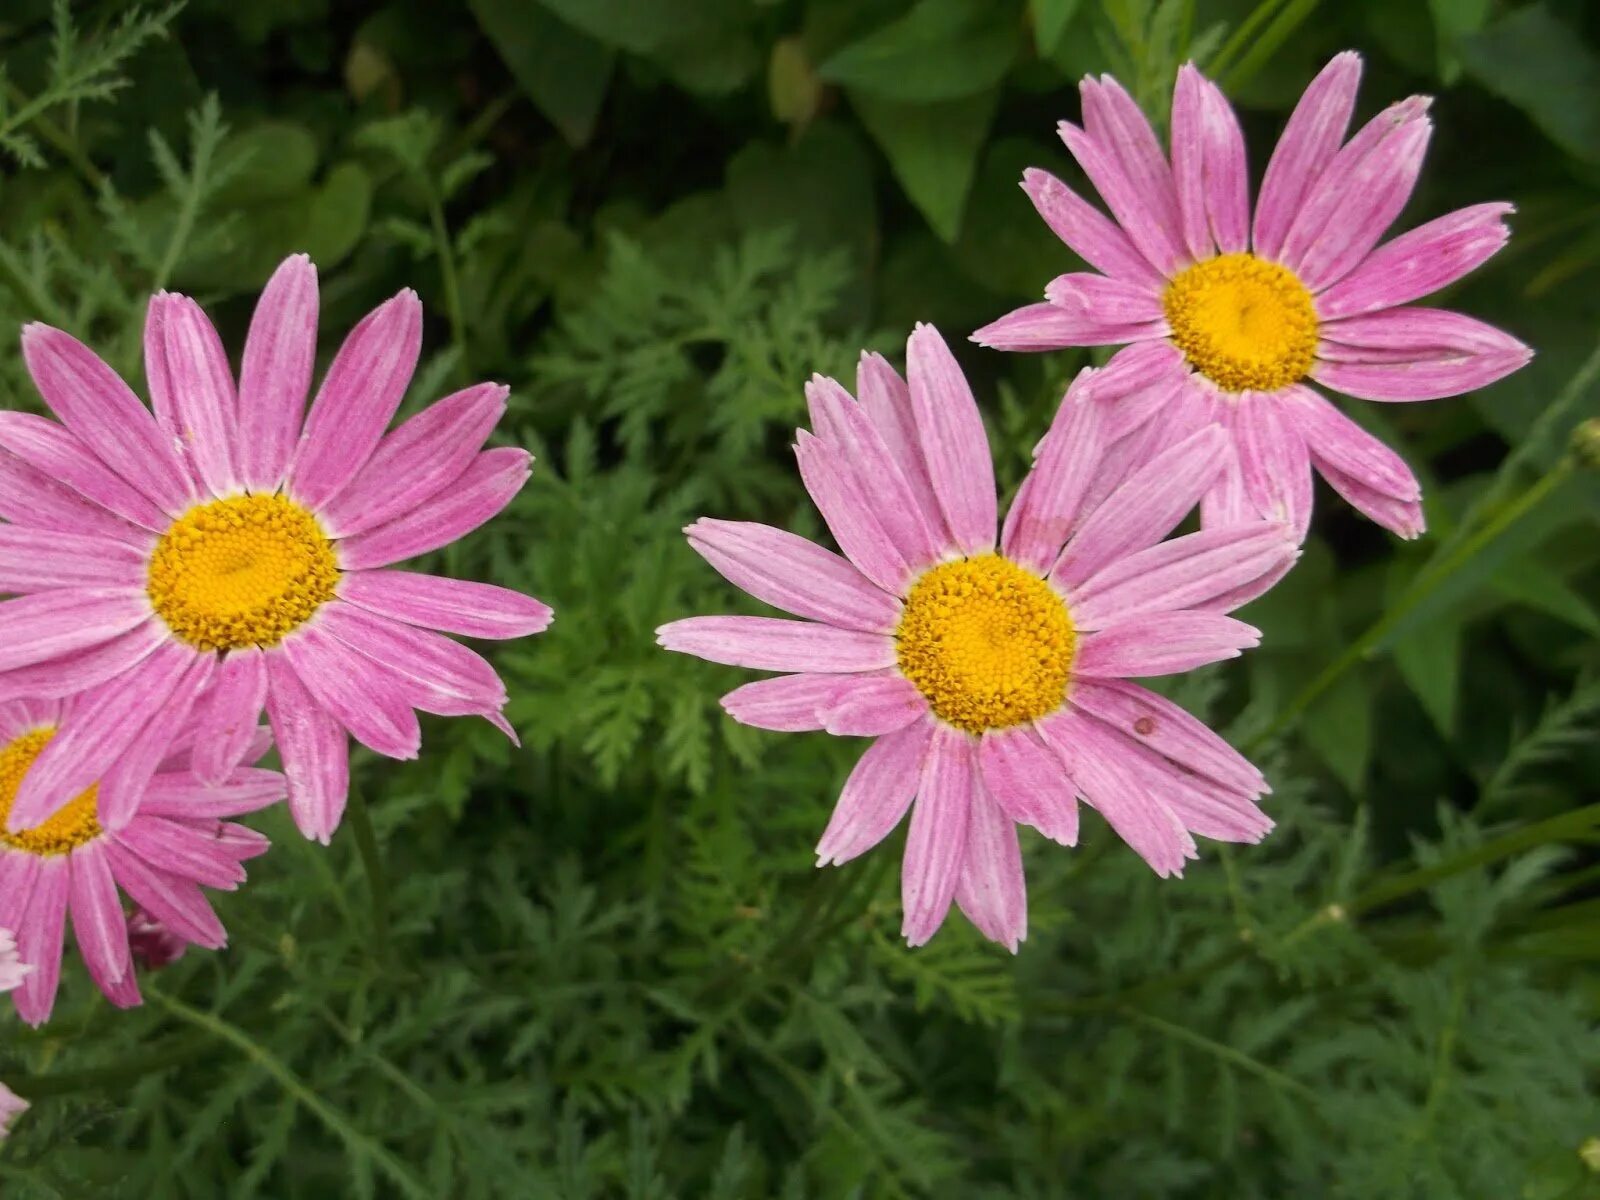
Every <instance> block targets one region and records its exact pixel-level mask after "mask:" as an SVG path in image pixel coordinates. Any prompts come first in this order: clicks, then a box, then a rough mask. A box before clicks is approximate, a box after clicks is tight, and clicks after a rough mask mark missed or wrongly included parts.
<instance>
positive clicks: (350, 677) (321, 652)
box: [282, 621, 422, 759]
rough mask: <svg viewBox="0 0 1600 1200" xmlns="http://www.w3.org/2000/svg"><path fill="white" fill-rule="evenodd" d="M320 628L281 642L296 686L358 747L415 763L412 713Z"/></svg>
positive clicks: (417, 741) (418, 740)
mask: <svg viewBox="0 0 1600 1200" xmlns="http://www.w3.org/2000/svg"><path fill="white" fill-rule="evenodd" d="M323 625H324V622H321V621H318V622H315V623H313V624H311V625H307V626H305V627H303V628H301V629H299V630H297V631H296V632H295V633H293V634H292V635H290V636H289V637H287V638H285V639H284V640H283V645H282V651H283V654H284V656H285V657H286V658H287V659H288V660H289V663H290V665H291V666H293V667H294V672H295V674H296V675H298V676H299V677H300V682H301V683H303V684H305V686H306V690H307V691H308V692H310V693H311V695H312V697H313V698H314V699H315V700H316V702H317V703H318V704H319V705H320V706H321V707H322V709H323V710H324V711H325V712H327V713H328V714H329V715H330V716H332V717H333V718H334V719H335V720H337V721H338V722H339V724H341V725H343V726H344V727H345V728H346V729H348V730H349V731H350V734H351V736H352V737H354V738H355V739H356V741H358V742H360V743H361V744H362V745H363V746H367V747H368V748H370V749H372V750H375V751H377V752H378V753H379V754H383V755H386V756H387V757H389V758H398V759H412V758H415V757H416V756H417V751H418V749H419V748H420V747H421V745H422V731H421V729H420V728H418V726H417V715H416V713H414V712H413V711H412V710H411V706H410V705H409V704H406V703H405V702H404V700H403V698H402V697H400V696H399V695H398V694H397V693H396V692H395V691H394V689H393V688H392V687H390V686H389V684H388V681H387V680H386V679H385V678H384V677H383V676H382V674H381V673H380V672H379V671H377V670H374V669H371V668H369V667H368V666H367V664H366V663H365V662H364V661H363V660H362V657H361V656H360V655H359V654H358V653H356V651H355V650H354V649H352V648H351V647H349V646H347V645H345V644H344V643H343V642H342V641H340V640H339V639H338V638H336V637H334V636H333V635H332V634H330V633H329V632H328V631H327V630H326V629H325V628H323Z"/></svg>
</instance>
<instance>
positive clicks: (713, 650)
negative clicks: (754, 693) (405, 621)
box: [656, 617, 895, 673]
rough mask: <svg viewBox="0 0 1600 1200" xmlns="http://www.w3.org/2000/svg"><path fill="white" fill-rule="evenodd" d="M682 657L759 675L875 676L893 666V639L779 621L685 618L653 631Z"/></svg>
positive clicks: (808, 624)
mask: <svg viewBox="0 0 1600 1200" xmlns="http://www.w3.org/2000/svg"><path fill="white" fill-rule="evenodd" d="M656 642H657V644H658V645H661V646H663V647H665V648H666V649H668V650H676V651H677V652H678V653H680V654H693V655H695V656H696V657H697V658H704V659H706V660H708V661H710V662H717V663H726V664H728V665H729V666H733V667H754V668H756V669H758V670H762V671H799V672H828V673H842V672H851V671H877V670H881V669H883V668H885V667H892V666H894V663H895V649H894V639H892V638H890V637H888V636H886V635H884V634H877V633H862V632H860V631H859V630H853V629H835V628H833V627H832V626H830V625H818V624H815V623H813V622H811V621H785V620H781V619H779V618H777V617H685V618H684V619H683V620H681V621H671V622H669V623H668V624H666V625H663V626H661V628H659V629H657V630H656Z"/></svg>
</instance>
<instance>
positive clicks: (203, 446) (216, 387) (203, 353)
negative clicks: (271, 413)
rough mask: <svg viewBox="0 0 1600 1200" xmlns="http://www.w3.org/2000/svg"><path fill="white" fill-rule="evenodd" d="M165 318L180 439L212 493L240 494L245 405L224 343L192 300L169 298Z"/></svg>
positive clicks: (161, 319) (162, 320) (162, 311)
mask: <svg viewBox="0 0 1600 1200" xmlns="http://www.w3.org/2000/svg"><path fill="white" fill-rule="evenodd" d="M153 311H154V310H153ZM159 314H160V315H159V318H158V327H159V330H160V332H161V336H162V339H163V342H164V344H165V348H166V371H167V378H168V381H169V386H170V387H171V388H172V402H173V416H174V417H175V418H176V420H177V422H178V433H179V436H180V437H181V438H182V439H183V445H184V447H185V450H186V451H187V454H188V457H189V459H190V460H191V461H192V462H193V463H194V468H195V471H196V473H197V474H198V475H199V477H200V481H201V482H202V483H204V484H205V486H206V487H207V489H209V490H210V492H211V494H212V495H213V496H227V495H230V494H232V493H234V492H236V491H238V490H240V487H239V470H238V467H237V466H236V465H235V464H234V458H233V455H234V447H235V445H236V444H237V443H238V441H239V425H238V412H239V402H238V398H237V396H236V394H235V392H234V387H233V371H232V369H231V368H230V367H229V366H228V355H227V352H226V351H225V350H223V348H222V339H221V338H219V337H218V336H217V331H216V327H215V326H213V325H212V324H211V321H210V319H209V318H208V317H207V316H206V315H205V313H203V312H201V311H200V306H199V305H198V304H196V303H195V302H194V301H193V300H191V299H189V297H187V296H178V295H169V296H168V297H167V298H166V302H165V304H164V305H163V306H162V307H161V308H160V309H159Z"/></svg>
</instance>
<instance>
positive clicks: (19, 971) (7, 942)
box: [0, 929, 33, 992]
mask: <svg viewBox="0 0 1600 1200" xmlns="http://www.w3.org/2000/svg"><path fill="white" fill-rule="evenodd" d="M31 970H33V968H32V967H30V966H29V965H28V964H27V963H25V962H23V961H22V957H21V955H19V954H18V953H17V939H16V936H15V935H14V934H13V933H12V932H11V930H9V929H0V992H9V991H13V990H14V989H16V988H18V987H20V986H22V981H23V980H24V979H26V978H27V977H28V972H29V971H31Z"/></svg>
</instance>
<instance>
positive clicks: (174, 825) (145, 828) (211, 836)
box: [117, 815, 245, 892]
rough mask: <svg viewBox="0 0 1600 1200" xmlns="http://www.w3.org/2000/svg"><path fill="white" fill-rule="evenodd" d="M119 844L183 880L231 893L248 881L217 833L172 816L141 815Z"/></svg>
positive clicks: (120, 838) (120, 839)
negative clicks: (171, 817) (203, 829)
mask: <svg viewBox="0 0 1600 1200" xmlns="http://www.w3.org/2000/svg"><path fill="white" fill-rule="evenodd" d="M117 841H118V843H119V844H121V845H123V846H125V847H127V848H128V849H129V850H132V851H133V852H134V853H135V854H137V855H139V857H141V858H143V859H144V860H145V861H146V862H148V863H151V864H159V865H160V867H161V869H162V870H163V871H168V872H170V873H171V874H173V875H177V876H179V877H180V878H182V879H190V880H193V881H194V882H195V883H198V884H203V885H204V886H205V887H209V888H217V889H219V890H221V891H228V892H231V891H233V890H234V889H235V888H237V887H238V886H239V885H240V884H241V883H243V882H244V878H245V873H244V869H243V868H242V867H241V866H240V865H239V860H238V858H237V857H236V856H235V855H233V854H232V853H230V852H229V848H228V847H226V846H225V845H224V844H223V843H222V842H221V841H220V840H219V839H218V838H217V836H216V834H215V833H214V832H211V831H206V832H204V833H202V832H201V831H200V829H199V828H197V827H196V826H194V825H192V824H190V823H188V822H186V821H174V820H172V819H170V818H168V817H146V816H143V815H141V816H140V818H139V820H137V821H135V822H134V823H133V824H132V825H130V826H128V827H127V828H126V829H124V830H121V831H120V832H119V833H118V834H117Z"/></svg>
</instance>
